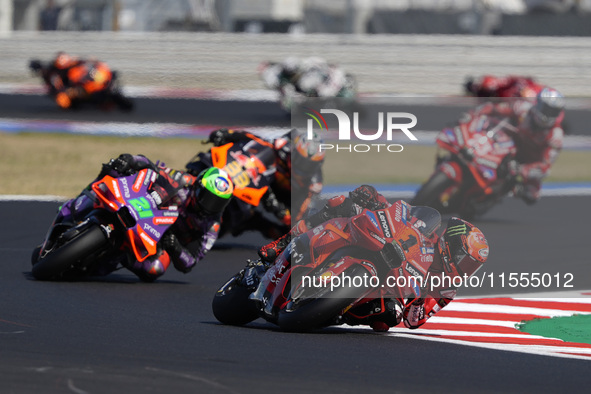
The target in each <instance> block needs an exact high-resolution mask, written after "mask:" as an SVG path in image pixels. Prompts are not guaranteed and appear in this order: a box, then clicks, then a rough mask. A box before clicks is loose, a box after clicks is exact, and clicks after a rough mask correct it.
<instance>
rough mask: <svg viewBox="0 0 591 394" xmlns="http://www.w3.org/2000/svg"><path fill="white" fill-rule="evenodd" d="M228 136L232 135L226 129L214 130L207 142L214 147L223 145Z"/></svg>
mask: <svg viewBox="0 0 591 394" xmlns="http://www.w3.org/2000/svg"><path fill="white" fill-rule="evenodd" d="M230 134H232V133H231V132H230V130H228V129H218V130H214V131H212V132H211V133H210V134H209V139H208V140H207V142H211V143H212V144H213V145H214V146H221V145H224V144H225V143H226V140H227V138H228V136H229V135H230Z"/></svg>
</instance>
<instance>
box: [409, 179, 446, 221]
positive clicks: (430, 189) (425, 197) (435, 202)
mask: <svg viewBox="0 0 591 394" xmlns="http://www.w3.org/2000/svg"><path fill="white" fill-rule="evenodd" d="M453 184H454V181H453V179H450V178H449V177H448V176H447V175H445V174H444V173H443V172H436V173H435V174H433V176H431V178H429V180H428V181H427V182H425V183H424V184H423V185H422V186H421V188H420V189H419V190H418V191H417V193H416V194H415V196H414V198H413V199H412V201H411V202H410V205H421V206H427V207H431V208H435V209H437V210H438V211H440V212H441V211H445V207H444V206H443V203H442V201H441V196H442V194H443V192H445V191H446V190H447V189H448V188H449V187H450V186H452V185H453Z"/></svg>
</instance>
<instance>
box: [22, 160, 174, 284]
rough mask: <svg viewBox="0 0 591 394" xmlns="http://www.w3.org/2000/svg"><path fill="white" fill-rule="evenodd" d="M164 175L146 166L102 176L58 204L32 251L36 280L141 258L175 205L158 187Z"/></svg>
mask: <svg viewBox="0 0 591 394" xmlns="http://www.w3.org/2000/svg"><path fill="white" fill-rule="evenodd" d="M167 183H168V182H167V180H166V179H165V178H164V177H163V176H161V175H159V174H158V173H157V172H156V171H153V170H151V169H143V170H141V171H139V172H137V173H135V174H133V175H130V176H122V177H118V178H113V177H111V176H108V175H107V176H105V177H103V178H102V179H99V180H97V181H95V182H93V183H92V184H91V185H90V187H89V188H87V189H85V190H84V191H83V192H82V194H80V196H79V197H77V198H76V199H75V200H72V201H71V202H70V203H69V204H64V205H63V206H62V207H61V208H60V212H58V215H57V216H56V218H55V219H54V221H53V223H52V225H51V227H50V228H49V231H48V233H47V235H46V237H45V240H44V241H43V243H42V244H41V245H40V246H38V247H37V248H35V250H34V251H33V255H32V258H31V260H32V264H33V267H32V271H31V272H32V275H33V276H34V277H35V278H36V279H39V280H74V279H78V278H82V277H87V276H95V275H107V274H109V273H110V272H113V271H115V270H117V269H119V268H121V267H125V266H126V263H127V262H128V261H130V259H133V260H138V261H144V260H145V259H147V258H148V257H150V256H152V255H154V254H156V253H157V252H158V242H159V241H160V239H161V238H162V237H163V235H164V233H165V232H166V231H167V230H168V229H169V228H170V226H171V225H172V224H174V222H175V221H176V220H177V217H178V214H179V213H178V207H177V206H176V205H174V204H172V203H170V204H169V203H168V201H170V198H168V199H167V201H164V200H163V197H162V195H161V194H164V193H161V194H159V193H158V190H166V189H167V187H168V186H167Z"/></svg>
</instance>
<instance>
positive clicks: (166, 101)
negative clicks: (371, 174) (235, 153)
mask: <svg viewBox="0 0 591 394" xmlns="http://www.w3.org/2000/svg"><path fill="white" fill-rule="evenodd" d="M420 100H421V99H416V98H415V99H413V102H415V104H379V105H375V106H372V107H371V108H372V113H376V112H379V111H382V112H388V111H393V110H395V111H396V112H410V113H412V114H414V115H415V116H416V117H417V125H416V126H415V127H414V129H415V130H428V131H433V130H440V129H442V128H443V127H447V126H451V125H453V124H455V122H457V119H458V117H459V116H460V115H461V114H462V113H463V112H465V111H467V110H468V109H470V108H472V107H468V106H464V105H461V104H457V103H454V100H450V102H449V104H448V105H441V104H428V100H427V99H425V103H422V104H421V103H420ZM134 102H135V106H136V108H135V110H134V111H132V112H129V113H125V112H121V111H116V110H115V111H109V112H105V111H100V110H96V108H94V107H82V108H80V109H79V110H75V111H61V110H59V109H58V108H56V105H55V104H54V103H53V102H52V101H51V100H50V99H49V98H47V97H45V96H40V95H17V94H0V118H9V119H31V118H35V119H47V120H53V121H57V120H66V121H94V122H102V121H105V120H108V121H110V122H137V123H153V122H156V123H180V124H198V125H215V126H226V127H248V126H259V127H260V126H271V127H272V126H277V127H289V126H290V119H289V116H288V114H287V113H286V112H285V111H284V110H283V109H281V107H280V106H279V105H278V103H276V102H269V101H258V102H257V101H222V100H216V101H213V100H202V99H183V98H134ZM398 102H399V101H395V103H398ZM417 102H418V103H419V104H417ZM361 122H363V123H362V124H364V125H367V127H374V123H377V118H376V119H375V120H374V119H373V118H372V119H363V113H362V115H361ZM590 123H591V110H590V109H586V108H583V109H572V110H568V111H567V112H566V117H565V122H564V126H565V131H566V132H567V134H575V135H591V128H589V126H588V125H589V124H590ZM376 126H377V124H376Z"/></svg>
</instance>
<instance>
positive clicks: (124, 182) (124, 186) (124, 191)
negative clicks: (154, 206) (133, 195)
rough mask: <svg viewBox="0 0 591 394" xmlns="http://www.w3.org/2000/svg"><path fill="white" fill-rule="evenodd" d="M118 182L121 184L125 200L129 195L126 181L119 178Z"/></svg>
mask: <svg viewBox="0 0 591 394" xmlns="http://www.w3.org/2000/svg"><path fill="white" fill-rule="evenodd" d="M119 181H120V182H121V185H122V186H123V196H125V198H129V196H130V193H129V186H128V185H127V179H125V178H119Z"/></svg>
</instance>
